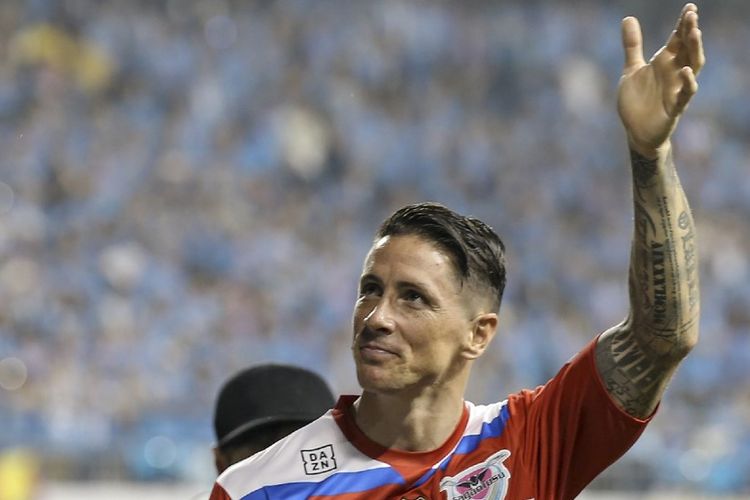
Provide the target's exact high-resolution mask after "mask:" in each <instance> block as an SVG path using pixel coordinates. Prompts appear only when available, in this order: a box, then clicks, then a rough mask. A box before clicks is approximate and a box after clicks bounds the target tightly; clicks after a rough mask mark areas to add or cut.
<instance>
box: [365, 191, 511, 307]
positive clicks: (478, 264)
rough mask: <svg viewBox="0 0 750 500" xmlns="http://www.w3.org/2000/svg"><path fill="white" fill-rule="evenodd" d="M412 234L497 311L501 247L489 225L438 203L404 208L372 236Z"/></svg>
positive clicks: (502, 265) (502, 280) (502, 283)
mask: <svg viewBox="0 0 750 500" xmlns="http://www.w3.org/2000/svg"><path fill="white" fill-rule="evenodd" d="M398 235H416V236H421V237H422V238H425V239H426V240H428V241H430V242H432V243H434V244H435V245H437V246H438V247H439V248H440V249H441V250H443V251H445V252H447V253H448V255H449V256H450V257H451V259H452V261H453V266H454V268H455V270H456V273H457V275H458V277H459V279H460V282H461V287H463V286H464V284H465V283H468V284H469V285H470V286H473V287H475V288H476V289H477V290H479V291H482V292H485V291H486V293H487V295H488V298H489V299H490V303H491V304H492V307H493V310H494V311H495V312H497V311H498V310H499V309H500V303H501V302H502V299H503V291H504V290H505V245H504V244H503V242H502V240H501V239H500V237H499V236H498V235H497V234H496V233H495V231H493V230H492V228H491V227H490V226H488V225H487V224H485V223H484V222H482V221H480V220H479V219H476V218H474V217H467V216H464V215H461V214H458V213H456V212H454V211H453V210H450V209H449V208H447V207H445V206H443V205H441V204H439V203H417V204H414V205H407V206H405V207H403V208H401V209H399V210H397V211H396V212H394V213H393V215H391V216H390V217H388V218H387V219H386V220H385V221H383V224H381V226H380V228H379V229H378V232H377V234H376V236H375V240H376V241H377V240H379V239H381V238H383V237H385V236H398Z"/></svg>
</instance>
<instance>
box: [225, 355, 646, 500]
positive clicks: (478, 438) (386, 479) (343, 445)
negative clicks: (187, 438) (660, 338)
mask: <svg viewBox="0 0 750 500" xmlns="http://www.w3.org/2000/svg"><path fill="white" fill-rule="evenodd" d="M595 343H596V340H594V341H592V342H591V343H590V344H589V345H588V346H586V348H584V349H583V350H582V351H581V352H580V353H578V354H577V355H576V356H574V357H573V358H572V359H571V360H570V361H569V362H568V363H566V364H565V365H564V366H563V367H562V369H561V370H560V371H559V373H558V374H557V375H556V376H555V377H554V378H552V379H551V380H550V381H549V382H547V383H546V384H545V385H543V386H540V387H537V388H536V389H533V390H523V391H521V392H519V393H516V394H513V395H511V396H509V397H508V398H507V399H506V400H504V401H501V402H498V403H494V404H490V405H474V404H472V403H470V402H465V403H464V412H463V415H462V417H461V420H460V421H459V423H458V425H457V426H456V429H455V431H454V432H453V434H452V435H451V436H450V437H449V438H448V440H447V441H446V442H445V443H444V444H443V445H442V446H441V447H440V448H438V449H436V450H433V451H429V452H405V451H400V450H394V449H388V448H384V447H383V446H381V445H379V444H377V443H375V442H374V441H372V440H370V439H369V438H368V437H367V436H366V435H365V434H364V433H363V432H362V431H361V430H360V429H359V428H358V427H357V425H356V423H355V421H354V416H353V412H352V403H353V402H354V401H355V400H356V398H357V397H356V396H342V397H341V398H340V399H339V401H338V403H337V405H336V407H335V408H334V409H333V410H330V411H329V412H328V413H326V414H325V415H323V416H322V417H321V418H319V419H318V420H316V421H314V422H312V423H311V424H309V425H308V426H306V427H303V428H302V429H300V430H298V431H297V432H295V433H293V434H291V435H289V436H287V437H286V438H284V439H283V440H281V441H279V442H277V443H275V444H274V445H272V446H271V447H269V448H267V449H266V450H264V451H262V452H259V453H257V454H255V455H253V456H252V457H250V458H248V459H246V460H244V461H242V462H239V463H237V464H235V465H233V466H232V467H230V468H229V469H227V470H226V471H225V472H224V473H223V474H222V475H221V476H219V478H218V479H217V482H216V484H215V485H214V489H213V492H212V494H211V498H210V500H240V499H241V500H290V499H312V500H355V499H356V500H359V499H367V500H379V499H395V500H438V499H440V500H444V499H447V500H470V499H483V500H502V499H505V500H530V499H536V500H565V499H571V498H574V497H575V496H576V495H578V493H580V492H581V490H583V488H584V487H585V486H586V485H587V484H588V483H589V482H590V481H591V480H592V479H593V478H594V477H595V476H596V475H598V474H599V473H600V472H601V471H603V470H604V469H605V468H606V467H607V466H609V465H610V464H611V463H613V462H614V461H615V460H617V458H619V457H620V456H621V455H622V454H623V453H625V451H627V450H628V448H630V446H632V444H633V443H634V442H635V440H636V439H637V438H638V437H639V436H640V434H641V433H642V432H643V430H644V428H645V426H646V424H647V422H648V420H649V419H638V418H635V417H632V416H630V415H628V414H627V413H626V412H624V411H622V410H621V409H620V408H619V407H618V406H617V405H616V404H615V403H614V402H613V401H612V400H611V399H610V397H609V394H608V393H607V391H606V389H605V388H604V385H603V384H602V382H601V379H600V377H599V375H598V372H597V369H596V366H595V358H594V347H595Z"/></svg>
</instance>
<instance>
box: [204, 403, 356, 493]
mask: <svg viewBox="0 0 750 500" xmlns="http://www.w3.org/2000/svg"><path fill="white" fill-rule="evenodd" d="M342 439H344V438H343V436H342V435H341V432H340V431H339V430H338V426H337V425H336V423H335V421H334V418H333V415H332V412H331V411H328V412H327V413H326V414H325V415H323V416H322V417H320V418H319V419H317V420H315V421H313V422H312V423H310V424H308V425H306V426H305V427H302V428H301V429H299V430H297V431H295V432H293V433H292V434H290V435H288V436H287V437H285V438H284V439H281V440H280V441H278V442H276V443H275V444H273V445H271V446H270V447H268V448H266V449H265V450H263V451H260V452H258V453H256V454H255V455H253V456H251V457H249V458H246V459H245V460H243V461H241V462H238V463H236V464H234V465H232V466H231V467H229V468H228V469H227V470H225V471H224V472H223V473H222V474H221V475H220V476H219V478H218V479H217V481H216V482H217V483H218V484H220V485H221V486H222V487H223V488H224V489H225V490H226V491H227V492H228V493H229V494H230V496H231V497H232V498H242V497H244V496H245V495H247V494H249V493H252V492H254V491H257V490H259V489H261V488H264V487H267V486H273V485H280V484H285V483H289V482H294V481H300V480H303V479H305V478H309V476H310V475H312V474H311V473H313V472H316V471H314V470H312V469H313V468H321V467H322V465H325V459H326V458H327V457H328V456H329V455H330V454H331V452H332V450H333V447H334V444H337V443H339V442H340V441H341V440H342ZM321 457H323V459H322V460H321ZM312 458H314V459H315V460H313V461H312V462H315V464H312V463H311V459H312ZM330 458H331V460H333V457H330Z"/></svg>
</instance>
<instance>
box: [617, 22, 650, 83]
mask: <svg viewBox="0 0 750 500" xmlns="http://www.w3.org/2000/svg"><path fill="white" fill-rule="evenodd" d="M622 48H623V51H624V52H625V67H624V68H623V72H625V73H629V72H631V71H633V70H634V69H636V68H639V67H641V66H643V65H644V64H646V61H644V60H643V35H642V34H641V24H640V23H639V22H638V19H636V18H635V17H632V16H628V17H626V18H625V19H623V20H622Z"/></svg>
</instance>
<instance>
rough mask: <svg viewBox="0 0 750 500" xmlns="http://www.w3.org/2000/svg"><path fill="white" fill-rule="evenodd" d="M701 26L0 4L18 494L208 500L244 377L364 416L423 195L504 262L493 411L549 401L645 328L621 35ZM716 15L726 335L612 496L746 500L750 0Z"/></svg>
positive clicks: (720, 261)
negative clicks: (357, 359)
mask: <svg viewBox="0 0 750 500" xmlns="http://www.w3.org/2000/svg"><path fill="white" fill-rule="evenodd" d="M681 6H682V3H681V2H680V1H672V0H668V1H662V2H652V1H627V2H625V1H619V2H604V1H592V0H575V2H573V1H570V2H562V1H558V2H542V1H528V0H527V1H520V0H519V1H493V2H489V1H487V2H479V1H460V2H459V1H433V2H428V1H421V0H419V1H416V0H412V1H409V0H403V1H395V0H394V1H377V2H364V1H362V2H356V1H355V2H352V1H349V2H346V1H328V0H278V1H272V0H265V1H240V0H237V1H228V0H194V1H193V0H169V1H164V0H148V1H146V0H137V1H136V0H113V1H107V2H102V1H96V0H59V1H55V0H27V1H21V0H3V1H2V2H0V40H1V45H0V46H1V48H2V51H3V55H2V58H1V59H0V151H2V154H0V500H9V499H12V500H23V499H28V498H46V499H51V498H58V499H62V498H77V499H82V498H89V497H87V496H86V494H87V493H85V492H88V494H89V495H91V496H90V498H108V499H114V498H133V497H134V496H135V495H136V494H137V495H139V497H140V498H141V499H143V500H145V499H147V498H148V499H150V498H189V497H190V495H196V498H200V497H201V496H200V495H203V497H207V491H208V489H210V486H211V483H212V482H213V479H214V469H213V463H212V455H211V446H212V444H213V438H212V428H211V417H212V413H213V404H214V397H215V395H216V392H217V390H218V388H219V385H220V384H221V382H222V381H223V380H224V379H225V378H226V377H228V376H229V375H231V374H232V373H234V372H235V371H237V370H239V369H240V368H243V367H245V366H247V365H249V364H253V363H257V362H263V361H280V362H293V363H297V364H301V365H303V366H306V367H309V368H312V369H314V370H316V371H318V372H319V373H321V374H322V375H323V376H324V377H325V378H326V380H328V381H329V383H330V384H331V386H332V387H333V388H334V389H335V391H337V392H340V393H356V392H357V391H358V386H357V383H356V379H355V378H354V369H353V363H352V362H351V359H350V351H349V339H350V335H351V332H350V325H349V322H350V313H351V308H352V305H353V302H354V299H355V295H356V283H357V278H358V276H359V272H360V266H361V262H362V259H363V257H364V254H365V252H366V250H367V249H368V248H369V245H370V242H371V238H372V235H373V233H374V231H375V229H376V228H377V225H378V224H379V222H380V221H381V220H382V219H383V218H384V217H386V216H387V215H389V214H390V212H392V211H393V210H394V209H396V208H398V207H399V206H401V205H403V204H405V203H409V202H416V201H424V200H434V201H439V202H442V203H444V204H446V205H448V206H450V207H451V208H454V209H456V210H458V211H461V212H464V213H470V214H473V215H476V216H478V217H480V218H482V219H484V220H485V221H487V222H488V223H490V224H491V225H492V226H493V227H494V228H495V229H496V230H497V232H498V233H499V234H500V235H501V236H502V237H503V239H504V240H505V243H506V246H507V247H508V254H509V280H508V288H507V292H506V298H505V302H504V304H503V306H502V308H501V331H500V334H499V336H498V337H497V338H496V340H495V342H494V345H493V346H492V349H491V351H490V352H488V353H487V355H485V356H484V358H483V359H482V360H481V361H480V362H479V364H478V365H477V366H476V367H475V372H474V376H473V379H472V384H471V387H470V389H469V394H468V396H469V399H471V400H473V401H474V402H477V403H486V402H491V401H496V400H498V399H504V397H505V395H506V394H507V393H509V392H512V391H516V390H519V389H521V388H523V387H530V386H535V385H538V384H541V383H544V382H545V381H546V380H547V379H548V378H549V377H551V376H553V375H554V374H555V373H556V371H557V370H558V368H559V367H560V366H561V365H562V364H563V363H564V362H565V361H566V360H567V359H568V358H569V357H570V356H571V355H572V354H574V353H575V352H576V351H577V350H578V349H579V348H580V347H582V346H583V345H584V344H585V343H586V342H587V341H588V340H589V339H591V338H592V337H593V336H594V335H595V334H597V333H598V332H600V331H602V330H604V329H605V328H607V327H609V326H611V325H613V324H614V323H616V322H618V321H620V320H621V319H622V318H623V317H624V316H625V314H626V312H627V294H626V276H627V264H628V255H629V249H630V246H629V245H630V236H631V232H632V215H631V213H632V208H631V194H630V179H629V170H628V155H627V148H626V143H625V139H624V134H623V131H622V129H621V126H620V124H619V121H618V118H617V115H616V112H615V89H616V84H617V79H618V77H619V74H620V70H621V65H622V55H621V48H620V31H619V23H620V20H621V18H622V17H623V16H625V15H628V14H633V15H636V16H638V17H639V18H640V20H641V23H642V26H643V30H644V37H645V46H646V52H647V57H648V55H650V54H652V53H653V51H654V50H656V49H657V48H658V47H659V46H661V45H662V44H663V42H664V41H665V39H666V36H667V34H668V32H669V31H670V30H671V29H672V26H673V24H674V21H675V19H676V16H677V14H678V13H679V10H680V8H681ZM699 7H700V15H701V24H702V29H703V33H704V40H705V44H706V53H707V58H708V64H707V66H706V68H705V69H704V71H703V73H702V74H701V75H700V78H699V81H700V85H701V88H700V91H699V93H698V95H697V96H696V98H695V99H694V101H693V103H692V104H691V105H690V108H689V110H688V112H687V115H686V116H685V118H684V120H683V122H682V123H681V124H680V127H679V129H678V132H677V136H676V138H675V150H676V155H675V156H676V161H677V164H678V170H679V172H680V174H681V177H682V181H683V184H684V187H685V189H686V191H687V193H688V196H689V198H690V200H691V204H692V207H693V209H694V212H695V218H696V223H697V230H698V236H699V239H700V267H701V280H702V299H703V307H702V309H703V316H702V342H701V343H700V344H699V346H698V347H697V348H696V349H695V351H694V352H693V353H692V354H691V355H690V357H689V358H688V359H687V360H686V361H685V363H684V364H683V365H682V367H681V369H680V371H679V372H678V374H677V376H676V378H675V379H674V381H673V383H672V384H671V387H670V388H669V391H668V393H667V396H666V398H665V401H664V403H663V405H662V407H661V408H660V410H659V413H658V415H657V416H656V418H655V419H654V421H653V423H652V424H651V425H650V426H649V428H648V429H647V430H646V432H645V434H644V435H643V437H642V438H641V440H640V441H639V442H638V443H637V444H636V445H635V447H634V448H633V449H632V450H631V451H630V452H629V453H628V454H627V455H626V456H625V457H624V458H623V459H621V460H620V461H619V462H618V463H617V464H616V465H614V466H613V467H611V468H610V469H609V470H608V471H606V472H605V473H604V474H603V475H602V476H601V477H600V478H599V479H597V480H596V481H595V482H594V483H593V484H592V485H591V486H590V487H589V488H588V489H587V493H588V495H599V496H596V498H621V497H617V496H614V494H612V493H607V492H613V491H619V492H624V493H627V494H630V495H631V497H632V498H646V497H647V496H648V495H652V496H653V497H654V498H657V497H658V498H666V493H665V492H671V493H672V494H674V495H676V496H675V498H689V497H690V495H693V496H692V498H698V497H700V498H708V497H709V496H717V497H718V496H726V497H728V496H730V495H734V496H736V497H743V496H745V497H746V495H748V494H750V307H749V306H750V274H749V272H748V255H749V254H750V228H749V227H748V223H747V221H748V217H749V216H750V176H748V175H747V174H748V171H749V167H750V151H749V149H750V141H749V140H748V139H749V138H750V99H748V83H749V80H750V73H749V72H748V62H749V59H750V50H748V47H750V27H748V24H747V22H746V19H747V18H748V15H750V4H748V3H746V2H741V1H722V2H718V1H705V2H702V3H700V4H699ZM147 491H150V492H152V493H153V495H154V496H153V497H151V496H148V494H146V493H145V492H147ZM116 492H120V494H121V495H123V496H117V495H118V493H116ZM123 492H124V493H123ZM601 495H603V496H601ZM587 498H594V497H593V496H589V497H587ZM623 498H624V497H623Z"/></svg>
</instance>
